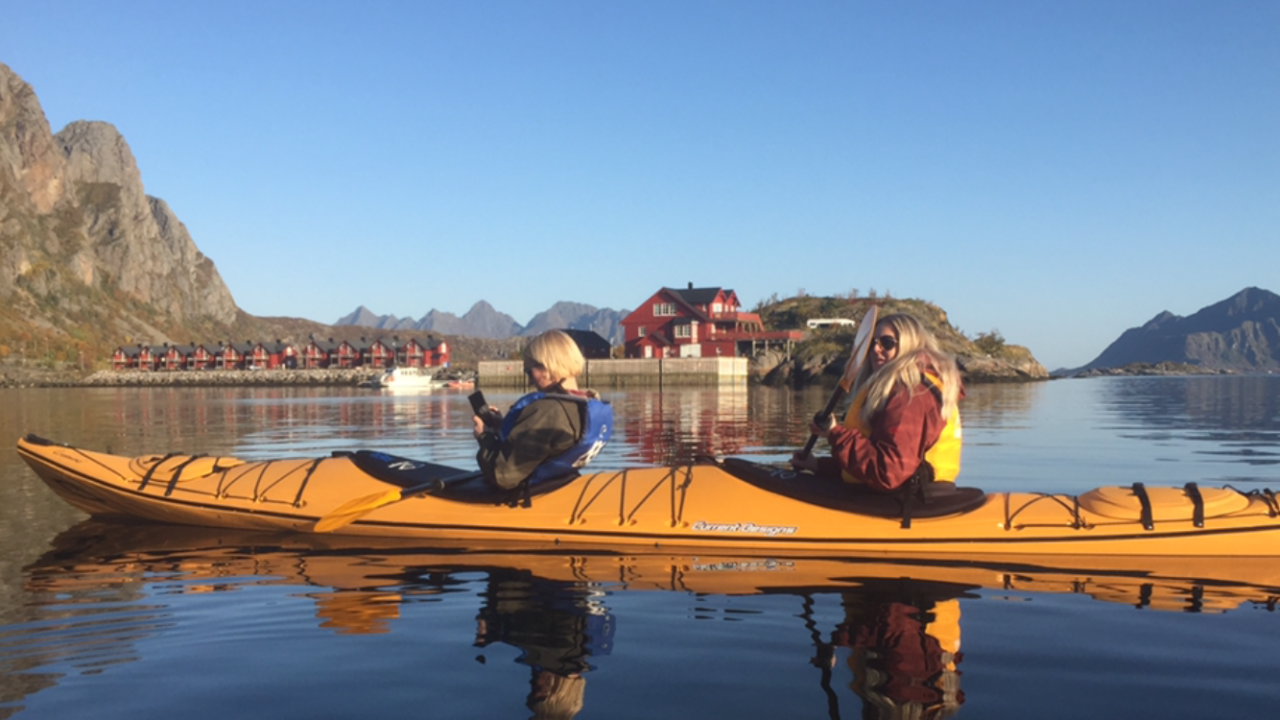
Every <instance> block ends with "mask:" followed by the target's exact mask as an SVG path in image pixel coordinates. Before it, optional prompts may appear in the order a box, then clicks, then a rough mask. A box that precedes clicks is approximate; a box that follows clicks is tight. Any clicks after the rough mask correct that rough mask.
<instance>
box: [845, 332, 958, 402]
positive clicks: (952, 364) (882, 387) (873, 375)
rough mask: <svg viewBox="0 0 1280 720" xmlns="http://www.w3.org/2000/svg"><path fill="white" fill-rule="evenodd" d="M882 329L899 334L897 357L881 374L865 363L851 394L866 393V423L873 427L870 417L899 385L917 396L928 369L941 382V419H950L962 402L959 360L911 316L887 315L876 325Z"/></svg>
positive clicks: (883, 368) (855, 380)
mask: <svg viewBox="0 0 1280 720" xmlns="http://www.w3.org/2000/svg"><path fill="white" fill-rule="evenodd" d="M883 325H888V326H890V327H892V328H893V330H894V332H895V333H897V335H898V355H897V356H896V357H895V358H894V359H892V360H890V361H889V362H887V363H885V364H884V367H881V368H880V369H879V370H878V371H873V370H872V369H871V363H870V362H864V363H863V364H862V368H861V369H859V370H858V375H857V377H856V378H854V381H853V387H852V389H851V391H850V394H852V395H857V393H858V392H860V391H861V390H862V388H864V387H865V388H866V389H867V399H866V401H865V402H864V403H863V404H862V413H861V415H862V420H863V422H864V423H866V424H867V425H870V424H871V416H873V415H875V414H876V413H877V412H879V411H880V409H881V408H882V407H884V404H885V403H886V402H888V400H889V396H890V395H892V394H893V391H894V389H895V388H896V387H897V386H898V385H899V384H901V385H902V386H903V387H905V388H906V389H907V392H908V393H915V389H916V386H917V385H921V384H923V383H924V369H925V368H931V370H932V372H933V373H934V374H936V375H937V376H938V379H939V380H941V381H942V387H941V388H939V389H940V390H941V391H942V419H943V420H948V419H950V418H951V416H952V415H953V414H954V413H955V412H956V405H957V403H958V402H959V400H960V368H959V367H957V366H956V359H955V358H954V357H952V356H951V355H950V354H948V353H945V352H943V351H942V348H941V347H939V346H938V339H937V338H935V337H934V336H933V333H931V332H929V331H928V330H927V329H926V328H925V326H924V325H921V324H920V321H919V320H917V319H915V317H914V316H912V315H908V314H906V313H894V314H893V315H886V316H885V317H882V318H880V320H879V321H878V322H877V323H876V328H879V327H880V326H883ZM873 331H874V330H873Z"/></svg>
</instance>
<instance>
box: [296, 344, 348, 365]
mask: <svg viewBox="0 0 1280 720" xmlns="http://www.w3.org/2000/svg"><path fill="white" fill-rule="evenodd" d="M340 344H341V343H338V342H337V341H335V340H334V339H333V338H329V339H328V340H317V339H315V336H312V338H311V341H310V342H308V343H307V346H306V347H304V348H302V367H304V368H308V369H321V368H327V367H329V365H331V364H336V363H337V361H338V346H339V345H340Z"/></svg>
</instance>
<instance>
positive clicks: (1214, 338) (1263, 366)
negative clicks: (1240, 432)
mask: <svg viewBox="0 0 1280 720" xmlns="http://www.w3.org/2000/svg"><path fill="white" fill-rule="evenodd" d="M1158 363H1181V364H1186V365H1190V366H1194V367H1197V368H1200V369H1204V370H1214V371H1231V372H1269V371H1275V370H1280V295H1276V294H1275V293H1273V292H1271V291H1269V290H1264V289H1262V288H1257V287H1247V288H1244V289H1243V290H1241V291H1240V292H1238V293H1236V294H1235V295H1232V296H1231V297H1228V298H1226V299H1225V300H1221V301H1219V302H1216V303H1213V304H1211V305H1207V306H1205V307H1203V308H1201V309H1200V310H1198V311H1196V312H1195V313H1193V314H1191V315H1189V316H1187V317H1182V316H1179V315H1175V314H1173V313H1171V312H1169V311H1168V310H1164V311H1162V312H1160V313H1157V314H1156V316H1155V317H1153V318H1151V319H1150V320H1148V321H1147V322H1145V323H1143V324H1142V325H1140V326H1138V327H1134V328H1129V329H1128V330H1125V331H1124V332H1123V333H1121V335H1120V337H1118V338H1116V340H1115V341H1113V342H1112V343H1111V344H1110V345H1108V346H1107V347H1106V349H1104V350H1103V351H1102V352H1101V353H1100V354H1099V355H1098V357H1096V358H1094V359H1093V360H1092V361H1091V362H1089V363H1088V364H1086V365H1084V366H1082V367H1080V368H1076V369H1074V370H1069V371H1066V372H1064V373H1060V374H1071V373H1077V372H1084V371H1093V370H1101V369H1111V368H1120V367H1125V366H1129V365H1137V364H1149V365H1155V364H1158Z"/></svg>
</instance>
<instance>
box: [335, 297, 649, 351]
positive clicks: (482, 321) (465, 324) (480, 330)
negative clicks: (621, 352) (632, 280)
mask: <svg viewBox="0 0 1280 720" xmlns="http://www.w3.org/2000/svg"><path fill="white" fill-rule="evenodd" d="M628 312H629V311H626V310H623V311H617V310H610V309H608V308H603V309H601V308H596V307H595V306H592V305H586V304H583V303H575V302H558V303H556V304H555V305H552V306H551V307H550V308H549V309H547V310H544V311H542V312H540V313H538V314H537V315H534V316H533V319H532V320H530V321H529V324H528V325H523V326H522V325H520V323H518V322H516V321H515V319H514V318H512V317H511V316H510V315H507V314H506V313H502V312H498V311H497V310H495V309H494V308H493V306H492V305H490V304H489V303H487V302H485V301H484V300H481V301H479V302H477V303H476V304H475V305H473V306H471V309H470V310H468V311H467V313H466V314H465V315H463V316H462V317H458V316H457V315H454V314H453V313H449V312H443V311H440V310H435V309H432V310H431V311H430V312H428V313H427V314H426V315H423V316H422V319H420V320H418V321H416V322H415V321H413V320H411V319H409V318H404V319H400V318H397V317H396V316H395V315H375V314H374V313H373V312H372V311H370V310H369V309H368V308H366V307H365V306H363V305H361V306H360V307H358V308H356V309H355V310H354V311H352V312H351V314H349V315H344V316H343V317H340V318H338V320H337V321H336V322H335V323H334V325H338V326H342V325H358V326H361V327H368V328H376V329H380V330H422V331H430V332H437V333H440V334H442V335H460V336H464V337H474V338H489V339H502V338H509V337H528V336H532V335H537V334H538V333H541V332H544V331H546V330H550V329H552V328H570V329H574V330H594V331H595V332H596V333H598V334H599V335H600V336H601V337H603V338H605V339H607V340H609V341H610V342H612V343H613V344H615V345H617V344H621V342H622V327H621V326H620V325H619V323H620V322H621V320H622V318H624V317H626V316H627V314H628Z"/></svg>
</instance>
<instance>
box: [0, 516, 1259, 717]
mask: <svg viewBox="0 0 1280 720" xmlns="http://www.w3.org/2000/svg"><path fill="white" fill-rule="evenodd" d="M1274 565H1275V563H1274V562H1270V561H1267V560H1265V559H1262V560H1256V561H1255V560H1239V561H1236V560H1230V559H1227V560H1225V561H1224V560H1223V559H1220V558H1213V559H1207V560H1197V559H1187V558H1178V559H1171V560H1159V559H1152V558H1112V559H1106V558H1097V557H1092V558H1073V557H1060V558H1034V557H1033V558H1026V557H1022V558H1001V557H992V558H976V559H969V560H966V561H964V562H962V563H956V562H941V561H936V560H929V559H923V558H921V559H910V558H902V559H893V560H890V559H886V558H884V557H875V558H831V557H821V556H814V557H787V558H778V557H749V556H732V555H723V556H710V555H706V554H701V555H696V556H695V555H688V556H686V555H678V554H671V553H670V552H656V551H655V552H654V553H653V554H643V553H641V554H620V553H614V552H608V551H602V550H598V549H595V550H590V549H572V548H555V549H546V550H537V549H530V548H529V547H528V546H523V547H520V546H485V545H471V546H466V547H464V546H462V545H457V546H444V547H433V548H423V547H421V546H416V545H410V544H405V543H401V542H396V541H390V540H367V539H354V538H339V537H317V536H299V535H279V534H265V533H249V532H231V531H223V530H212V529H201V528H190V527H172V526H160V525H142V524H127V525H126V524H114V523H109V522H103V521H97V520H86V521H82V522H80V523H78V524H77V525H75V526H74V527H72V528H70V529H69V530H66V531H65V532H63V533H61V534H60V535H58V537H57V538H56V539H55V541H54V542H53V543H52V546H51V547H50V548H49V549H48V551H47V552H45V553H44V554H43V555H42V556H41V557H40V558H38V559H37V560H36V561H35V562H32V563H30V564H29V565H28V566H27V567H26V568H25V569H24V570H23V574H22V582H23V585H24V591H25V593H26V595H27V596H28V598H29V602H28V604H27V605H26V607H24V608H23V609H22V613H23V614H24V616H25V617H23V618H22V619H21V621H19V622H15V623H11V624H10V625H8V626H7V627H6V628H5V629H4V632H3V634H2V635H0V717H5V716H6V715H8V714H12V713H15V712H18V711H19V710H20V709H21V708H22V707H23V706H24V702H26V701H27V700H29V699H30V698H31V696H33V695H36V694H40V695H44V694H48V693H54V694H56V693H57V692H58V689H59V687H60V684H61V683H63V682H64V681H65V679H67V678H69V677H76V676H98V675H111V674H112V673H116V672H120V671H121V668H122V667H124V666H128V665H131V664H135V663H143V664H145V665H147V666H148V667H153V666H155V665H156V664H157V663H160V664H163V663H164V662H166V660H165V659H166V658H167V657H171V656H172V652H173V649H172V646H173V645H175V644H176V645H178V646H181V647H182V648H183V649H184V652H185V653H186V654H187V655H190V654H192V653H199V652H201V649H202V648H203V649H204V650H209V649H210V648H211V647H216V645H217V644H219V643H227V642H233V643H234V644H235V648H234V652H233V653H232V656H233V657H235V658H236V661H235V662H234V663H228V662H225V658H223V657H221V654H220V653H218V652H217V651H216V650H215V651H212V652H209V660H210V662H218V661H219V659H220V658H221V660H223V662H221V663H220V664H219V665H218V666H217V672H218V674H219V682H220V683H226V684H227V685H228V686H231V687H235V686H244V687H251V686H252V685H253V683H254V681H255V677H254V674H255V673H258V672H261V668H262V667H263V666H264V665H265V666H269V667H275V668H276V669H275V670H274V671H273V672H275V673H277V674H279V673H280V668H283V667H288V668H289V672H288V673H286V674H285V676H286V677H295V674H296V676H298V677H302V676H305V675H308V674H310V675H313V676H315V677H318V678H326V677H327V678H331V681H332V682H334V683H340V682H341V680H339V679H337V678H340V677H341V675H342V673H343V672H344V669H342V668H335V666H334V663H335V662H336V661H337V658H340V657H343V656H344V655H345V654H346V653H348V652H350V651H351V648H352V646H351V645H350V644H348V642H344V640H343V639H344V638H360V637H374V636H384V637H387V638H391V639H396V638H399V639H402V640H406V641H411V643H412V645H413V649H412V653H413V655H414V658H415V659H414V660H413V662H415V663H421V664H422V665H423V666H424V667H441V666H445V665H451V668H450V669H449V670H448V671H447V672H445V671H439V670H436V671H434V672H436V673H438V674H439V679H440V680H442V681H443V683H444V684H446V685H453V686H455V687H457V688H459V689H462V688H467V687H470V686H472V685H476V686H483V685H484V683H485V681H484V679H483V678H482V677H479V676H478V673H483V672H484V671H485V670H484V668H485V666H487V665H490V664H491V663H492V662H510V663H513V664H515V665H518V666H521V667H523V668H524V679H523V680H519V681H518V682H519V683H520V684H522V685H523V686H524V689H523V690H521V693H522V694H523V698H524V703H525V705H526V708H527V709H528V710H529V711H530V712H532V713H533V717H537V718H569V717H573V716H574V715H576V714H577V713H578V712H579V711H580V710H581V709H582V708H583V707H584V705H587V704H594V703H593V702H592V701H593V700H594V701H595V702H598V703H599V704H600V706H602V707H600V710H601V712H600V714H603V715H606V716H608V715H609V714H611V711H612V710H613V709H614V708H613V707H612V705H613V704H615V703H619V702H624V700H625V698H627V697H628V695H627V693H626V692H623V691H620V690H619V689H618V686H617V684H616V683H612V682H606V683H605V684H604V688H606V689H604V690H602V691H601V692H599V693H598V694H597V697H596V698H592V697H591V696H589V695H588V694H587V692H586V690H587V686H588V679H589V678H591V677H594V676H596V675H599V676H600V677H601V678H605V677H608V676H609V666H610V664H611V661H612V660H613V658H612V657H610V656H611V655H612V652H613V647H614V643H615V642H616V641H620V633H619V632H618V628H619V627H626V626H627V625H628V623H629V616H628V613H629V612H634V613H636V614H638V615H642V614H644V613H645V612H647V611H646V610H644V608H645V606H644V605H639V604H636V603H635V602H634V601H633V599H634V598H635V597H636V595H637V594H643V593H650V594H651V593H654V592H657V593H663V594H666V595H668V596H671V597H677V598H682V599H683V598H690V597H692V598H695V599H696V601H695V605H694V608H692V609H691V611H689V612H687V613H686V614H685V615H684V616H683V617H675V618H669V619H668V621H664V622H666V624H677V625H683V626H685V628H684V629H680V630H677V633H683V632H688V628H687V626H688V623H689V621H690V620H691V619H693V620H699V619H704V620H705V619H713V618H715V617H716V616H717V612H716V608H718V607H719V608H722V612H723V613H724V614H725V615H732V614H733V610H732V607H731V605H732V600H733V599H734V598H744V597H746V598H749V597H763V598H771V599H772V600H773V601H775V602H780V603H781V604H782V606H784V607H789V608H791V610H790V613H789V615H790V617H791V618H793V619H798V621H797V622H794V623H792V624H790V625H789V626H787V629H786V633H787V635H788V637H789V639H788V640H787V641H786V642H785V643H780V641H778V640H773V641H772V642H774V643H775V644H779V646H781V647H786V648H788V650H787V652H788V653H790V654H791V655H793V657H792V658H791V663H790V664H791V665H792V666H793V667H802V666H807V667H809V668H810V671H809V672H810V674H808V675H807V677H808V680H803V674H800V675H796V676H795V677H796V680H795V682H798V683H800V684H801V685H808V686H809V687H810V688H811V691H810V692H813V693H821V697H822V698H823V702H824V703H825V705H826V708H827V715H828V716H829V717H841V716H844V717H877V718H879V717H884V718H890V717H893V718H898V717H917V718H929V717H939V718H940V717H948V716H950V715H952V714H954V713H955V712H956V711H957V710H958V709H959V708H960V706H961V705H962V704H963V703H964V702H965V697H966V696H965V692H964V690H963V689H962V688H961V675H962V661H963V659H964V655H963V653H962V652H961V645H960V641H961V633H960V626H961V623H960V601H961V600H963V599H974V598H978V597H980V594H981V593H982V592H995V593H1000V594H1005V595H1007V594H1010V593H1024V594H1034V595H1074V596H1086V597H1089V598H1092V599H1094V600H1099V601H1105V602H1108V603H1122V604H1124V605H1129V606H1132V607H1134V608H1140V609H1145V610H1169V611H1175V612H1180V613H1206V612H1212V613H1220V612H1226V611H1229V610H1233V609H1236V608H1240V607H1241V606H1250V607H1254V608H1264V609H1266V610H1274V608H1275V605H1276V602H1277V597H1280V569H1277V568H1275V567H1272V566H1274ZM226 593H240V594H242V595H245V594H248V595H250V596H251V597H250V600H251V601H250V602H248V603H247V604H246V603H245V602H243V601H242V602H241V603H240V604H239V605H238V608H239V609H231V608H230V607H229V606H228V602H227V599H226V598H225V596H224V599H223V600H222V601H221V602H220V603H219V604H218V605H219V607H221V608H222V609H221V610H204V611H198V610H196V609H195V608H197V607H199V603H200V601H201V600H202V599H208V598H211V597H216V596H218V595H221V594H226ZM816 602H822V603H824V604H825V605H824V607H825V608H826V610H825V612H815V603H816ZM299 603H302V604H299ZM286 604H288V605H290V606H291V607H293V608H294V609H293V610H292V611H285V610H283V608H281V607H278V606H283V605H286ZM254 607H258V608H260V609H262V608H268V607H270V608H271V609H270V610H265V609H263V610H262V612H263V613H264V614H263V616H262V617H256V616H255V612H256V611H253V610H252V609H251V608H254ZM836 607H838V611H834V613H833V609H834V608H836ZM246 608H248V609H249V610H246ZM209 613H212V614H211V615H210V614H209ZM218 613H224V614H225V616H223V617H219V616H218ZM819 615H823V616H824V617H819ZM726 619H728V618H726ZM733 619H735V620H739V621H741V620H744V619H745V620H748V621H752V613H750V612H748V611H746V610H738V611H737V616H736V617H734V618H733ZM631 620H632V621H634V623H635V624H644V622H645V620H644V619H641V618H635V617H633V618H631ZM755 621H757V622H765V620H764V619H763V618H757V619H756V620H755ZM648 622H649V623H653V622H654V620H653V619H652V618H648ZM466 625H469V626H470V631H466V630H465V628H464V627H463V626H466ZM445 628H451V631H450V632H448V633H445V632H444V629H445ZM746 631H747V632H750V630H749V629H747V630H746ZM424 633H427V634H430V635H431V636H432V637H433V638H434V639H433V641H432V642H430V643H427V642H425V641H424V640H423V638H424V637H426V635H424ZM632 639H633V641H636V642H638V643H639V644H641V645H643V644H645V640H647V639H638V638H634V637H633V638H632ZM286 640H287V641H288V642H287V643H286V642H285V641H286ZM300 640H301V642H302V643H303V644H304V645H305V646H306V647H307V648H309V649H310V650H309V652H310V653H312V657H299V656H296V655H291V654H290V652H291V651H290V650H288V649H285V646H287V647H289V648H292V647H294V646H296V645H298V644H299V641H300ZM658 645H659V646H661V643H659V644H658ZM397 647H400V646H397ZM504 648H505V649H509V650H510V652H507V651H506V650H504ZM806 648H807V649H806ZM667 650H669V651H670V652H671V653H673V654H672V656H671V657H670V658H669V661H670V662H673V663H681V662H682V661H681V660H680V659H679V657H680V654H681V651H679V650H678V648H677V647H669V648H667ZM468 651H469V652H468ZM366 652H367V648H366ZM647 652H649V653H652V652H657V653H658V655H657V656H655V657H652V658H650V661H652V662H661V661H662V660H661V657H662V653H663V651H662V650H660V649H658V650H655V649H653V648H649V649H648V650H647ZM467 656H470V661H464V660H463V658H465V657H467ZM245 658H255V659H256V660H255V661H254V662H248V661H246V660H245ZM776 660H777V661H780V662H782V663H783V664H787V659H786V658H785V657H783V658H778V659H776ZM619 662H624V661H621V660H620V661H619ZM685 664H686V665H687V664H688V663H687V662H686V663H685ZM842 666H843V668H844V669H841V668H842ZM815 668H816V669H815ZM348 669H349V668H348ZM686 670H687V671H693V669H692V668H686ZM179 672H180V671H179ZM400 672H403V668H401V670H400ZM516 677H517V676H513V675H510V674H505V675H504V678H505V679H506V681H507V682H517V680H515V679H513V678H516ZM478 678H479V679H478ZM382 682H383V683H387V682H393V683H394V682H395V681H394V680H391V679H388V678H385V677H384V678H383V680H382ZM780 682H781V681H780ZM840 686H843V687H840ZM414 687H416V686H411V687H409V688H408V689H405V688H399V689H398V690H397V692H399V693H404V692H410V693H412V692H414ZM793 689H795V688H793ZM846 689H847V691H846ZM422 692H423V693H427V692H428V691H427V690H425V689H423V690H422ZM493 692H497V691H496V690H494V691H493ZM708 692H712V693H714V692H716V691H715V690H714V689H710V690H708ZM800 692H801V693H803V692H805V691H803V690H802V689H801V690H800ZM321 694H322V695H323V692H321ZM473 702H477V701H473ZM481 704H483V703H481ZM697 707H708V708H709V707H710V706H703V705H698V706H697ZM226 710H227V707H226V706H217V707H211V708H208V709H206V710H197V711H193V712H192V713H188V716H194V717H214V716H215V715H218V713H221V712H224V711H226ZM474 710H475V708H474V706H471V707H470V708H469V710H468V712H469V714H476V713H475V712H474ZM295 714H296V713H295ZM480 714H483V713H480ZM121 716H122V717H123V714H121Z"/></svg>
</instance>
